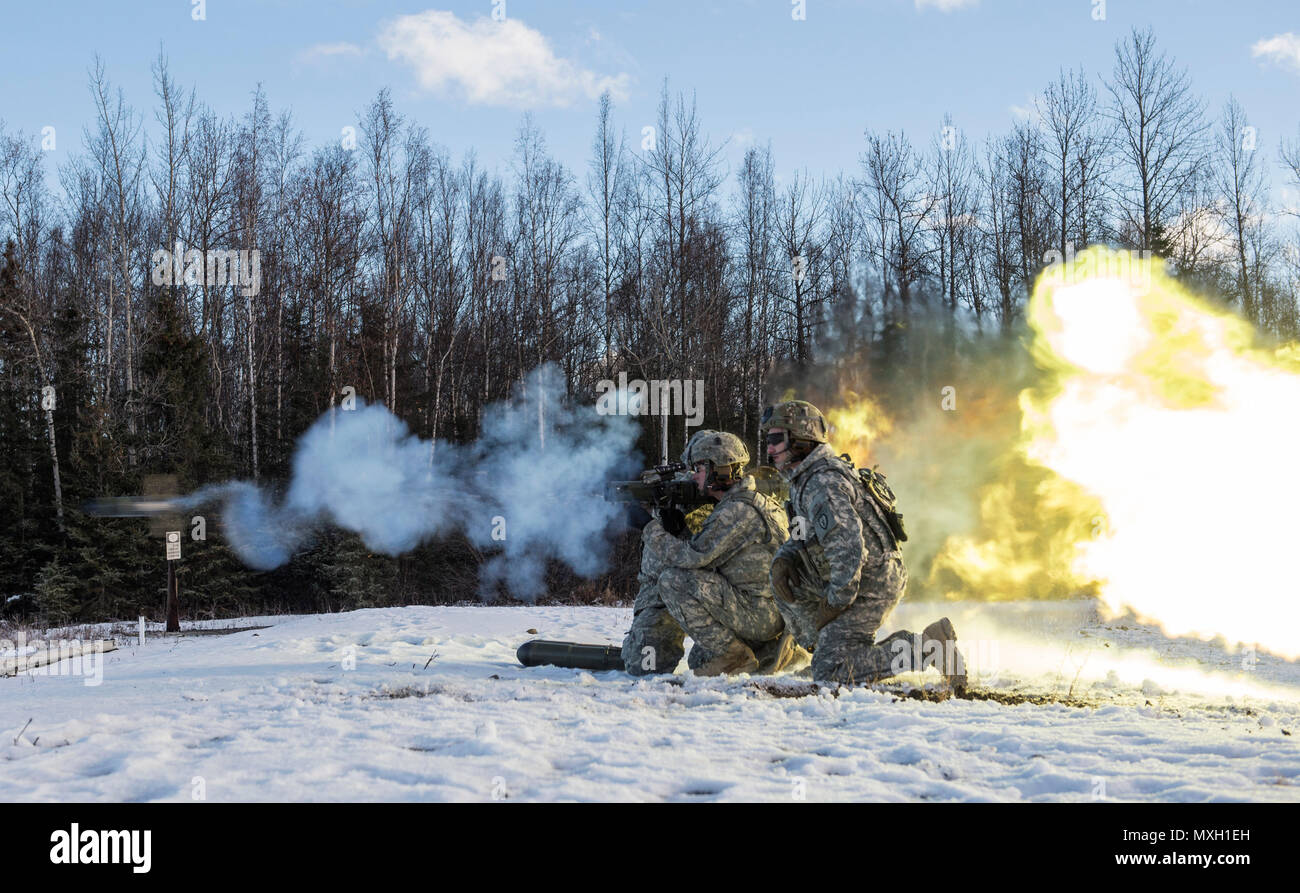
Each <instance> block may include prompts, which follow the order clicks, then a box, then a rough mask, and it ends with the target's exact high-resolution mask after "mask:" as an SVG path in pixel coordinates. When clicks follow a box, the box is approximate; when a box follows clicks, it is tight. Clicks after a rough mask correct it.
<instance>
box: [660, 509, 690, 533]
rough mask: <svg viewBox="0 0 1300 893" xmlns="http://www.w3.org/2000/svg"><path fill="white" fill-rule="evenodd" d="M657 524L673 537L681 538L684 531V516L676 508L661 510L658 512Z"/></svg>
mask: <svg viewBox="0 0 1300 893" xmlns="http://www.w3.org/2000/svg"><path fill="white" fill-rule="evenodd" d="M659 523H660V524H662V525H663V526H664V530H666V531H668V532H669V533H671V534H672V535H673V536H681V534H682V531H684V530H685V529H686V514H685V513H684V512H683V511H682V510H681V509H679V508H677V507H676V506H672V507H670V508H666V509H662V510H660V512H659Z"/></svg>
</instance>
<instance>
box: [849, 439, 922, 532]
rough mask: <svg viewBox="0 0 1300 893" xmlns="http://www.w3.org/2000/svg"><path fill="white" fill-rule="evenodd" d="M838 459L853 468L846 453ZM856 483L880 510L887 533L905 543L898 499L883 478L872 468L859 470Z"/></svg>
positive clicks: (904, 530) (851, 460)
mask: <svg viewBox="0 0 1300 893" xmlns="http://www.w3.org/2000/svg"><path fill="white" fill-rule="evenodd" d="M840 459H842V460H843V461H844V463H845V464H846V465H848V466H849V468H853V459H852V457H851V456H849V454H848V453H843V454H842V455H841V456H840ZM857 472H858V483H859V484H861V485H862V489H863V491H864V492H865V493H866V494H867V496H869V497H870V498H871V500H872V501H873V502H875V504H876V508H878V509H879V510H880V515H881V517H883V518H884V519H885V523H886V524H888V525H889V532H890V533H892V534H893V535H894V539H895V540H896V541H897V542H900V543H905V542H907V529H906V528H905V527H904V526H903V513H902V512H900V511H899V510H898V497H897V496H895V495H894V491H893V490H891V489H890V488H889V484H888V482H886V481H885V476H884V475H883V474H881V473H880V472H878V471H876V470H875V469H874V468H859V469H857Z"/></svg>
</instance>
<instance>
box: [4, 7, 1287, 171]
mask: <svg viewBox="0 0 1300 893" xmlns="http://www.w3.org/2000/svg"><path fill="white" fill-rule="evenodd" d="M196 2H198V0H130V2H126V0H119V2H99V0H96V2H91V0H75V2H46V3H23V4H11V5H10V6H9V8H8V9H6V10H5V12H4V13H3V18H2V20H3V21H4V23H5V27H4V31H5V32H6V40H5V41H4V43H5V53H4V54H3V56H0V83H2V84H3V85H4V90H3V99H2V100H0V118H2V119H4V121H5V123H6V125H7V127H8V129H9V130H10V131H11V132H12V131H15V130H18V129H22V130H25V131H26V132H27V133H29V134H34V133H39V132H40V130H41V128H42V127H44V126H47V125H53V126H55V127H56V128H57V148H56V150H55V151H53V152H50V153H48V159H49V161H50V162H51V163H52V164H57V163H58V162H59V161H61V160H63V159H65V158H66V157H67V155H68V153H69V152H70V151H76V150H77V149H78V148H79V146H80V143H81V130H82V127H83V126H84V125H87V124H89V123H91V122H92V115H93V106H92V104H91V101H90V96H89V93H88V91H87V87H86V80H87V69H88V68H89V67H90V65H91V63H92V58H93V55H94V54H95V53H96V52H98V53H99V54H100V55H101V56H102V57H103V58H104V61H105V64H106V66H107V71H108V74H109V76H110V78H111V79H112V81H113V83H114V84H115V85H117V86H120V87H122V88H123V89H124V90H125V92H126V95H127V98H128V100H129V101H130V102H131V103H132V104H133V105H135V106H136V107H137V109H139V110H141V111H143V112H145V113H146V125H147V126H150V127H152V126H153V120H152V111H151V108H152V102H153V93H152V86H151V82H150V73H149V66H150V62H151V61H152V59H153V58H154V56H155V55H156V54H157V51H158V47H159V44H160V43H161V44H162V46H163V48H164V49H165V51H166V53H167V54H168V56H169V57H170V61H171V66H172V71H173V74H174V75H175V76H176V78H177V79H178V80H179V81H180V82H181V83H182V84H184V85H187V86H188V85H194V86H196V87H197V88H198V94H199V97H200V99H202V100H204V101H206V102H208V103H209V104H210V105H212V106H213V107H214V108H216V109H217V110H218V111H220V112H222V113H236V112H242V111H243V110H244V109H246V108H247V106H248V105H249V101H250V93H251V91H252V90H253V88H254V86H255V85H256V84H257V83H258V82H259V81H260V82H261V83H262V84H263V85H264V87H265V89H266V91H267V93H268V95H269V98H270V100H271V104H272V107H273V109H275V110H277V111H278V110H279V109H281V108H284V107H290V108H292V110H293V112H294V116H295V119H296V122H297V124H298V126H299V127H300V128H301V129H302V130H303V132H304V135H305V136H306V138H307V141H308V144H309V145H312V146H315V145H320V144H322V143H324V142H325V141H326V140H334V139H338V138H339V135H340V130H341V128H342V127H343V126H345V125H347V124H349V123H354V122H355V119H356V115H357V113H358V112H359V111H360V110H361V109H362V108H363V107H364V106H365V104H366V103H367V102H368V101H369V100H370V99H371V98H372V97H373V96H374V94H375V92H376V91H377V90H378V89H379V88H381V87H383V86H389V87H391V88H392V92H393V96H394V99H395V101H396V104H397V108H398V110H399V111H400V112H402V113H403V114H405V115H407V116H408V117H410V118H413V119H415V120H416V121H418V122H419V123H421V124H423V125H425V126H426V127H428V128H429V130H430V132H431V135H432V136H433V138H434V139H435V140H436V141H437V142H439V143H441V144H443V145H445V146H447V147H448V148H449V149H450V150H451V152H452V154H453V157H459V156H460V155H461V153H462V152H464V151H465V150H466V149H468V148H471V147H472V148H474V149H476V150H477V152H478V154H479V157H480V159H481V160H482V161H483V162H485V163H486V164H487V165H488V166H490V167H499V168H500V169H501V170H502V171H503V172H504V170H505V165H506V164H508V161H509V157H510V153H511V149H512V145H511V143H512V139H513V137H514V135H515V132H516V130H517V128H518V126H519V121H520V117H521V115H522V113H523V111H524V110H525V109H531V110H532V111H533V113H534V116H535V119H536V120H537V122H538V124H539V125H540V126H541V127H542V128H543V130H544V132H545V134H546V137H547V140H548V144H549V146H550V148H551V151H552V152H553V153H554V154H555V155H556V156H558V157H559V158H560V159H561V160H562V161H564V162H565V163H566V164H568V165H569V166H570V167H571V168H573V169H574V170H575V171H576V172H578V173H579V174H581V173H582V172H583V171H584V170H585V165H586V162H587V159H588V155H589V146H590V142H591V137H592V131H593V127H594V112H595V105H596V100H595V96H596V95H597V94H598V92H599V89H600V88H602V87H604V86H609V87H611V89H613V90H614V91H615V93H616V95H617V97H618V99H617V103H616V122H617V123H618V124H619V125H620V126H622V127H624V128H626V130H627V134H628V138H629V141H630V142H631V141H635V142H636V143H639V141H640V129H641V127H642V126H643V125H646V124H650V123H652V122H653V121H654V112H655V104H656V101H657V98H658V92H659V87H660V83H661V81H662V79H663V78H664V77H665V76H667V77H668V78H669V79H670V87H671V88H672V89H677V88H683V89H686V90H688V91H689V90H691V89H694V90H695V91H696V92H697V94H698V102H699V110H700V114H701V118H702V121H703V124H704V127H705V130H706V132H707V133H708V134H709V135H710V137H711V138H712V139H713V141H714V142H715V143H718V142H721V141H722V140H724V139H727V138H730V141H731V142H730V148H729V151H728V152H727V155H726V157H727V159H728V160H729V161H730V162H731V164H732V166H733V168H734V165H735V162H736V161H738V160H739V158H740V156H741V154H742V153H743V150H744V148H745V146H746V145H748V144H750V143H751V142H753V141H759V142H763V141H767V140H769V139H770V140H771V142H772V146H773V149H774V152H775V157H776V163H777V169H778V172H779V173H784V174H788V173H789V172H791V171H793V170H795V169H797V168H807V169H809V170H810V171H812V172H813V173H814V174H822V173H830V174H833V173H834V172H836V171H839V170H845V171H856V168H857V158H858V154H859V152H860V150H861V147H862V143H863V137H862V134H863V130H864V128H867V127H872V128H876V129H880V130H884V129H903V130H904V131H906V132H907V133H908V135H909V136H910V137H911V139H912V141H913V142H914V143H917V144H921V143H925V142H928V140H929V138H930V137H931V136H932V135H933V133H934V132H935V131H936V130H937V128H938V127H939V124H940V121H941V118H942V116H943V114H944V113H945V112H951V113H952V115H953V117H954V119H955V123H956V124H957V126H958V127H960V128H962V129H963V130H964V131H965V132H966V133H967V134H968V135H969V136H971V137H972V138H974V139H975V140H982V138H983V137H984V135H985V134H987V133H989V132H993V131H1001V130H1005V129H1006V128H1007V127H1009V126H1010V124H1011V122H1012V121H1013V119H1014V116H1015V115H1016V114H1017V111H1016V110H1017V109H1018V108H1019V109H1023V108H1026V107H1028V106H1029V105H1030V104H1031V98H1032V96H1033V95H1034V94H1035V93H1036V92H1037V91H1039V90H1041V89H1042V88H1043V87H1044V86H1045V85H1046V84H1047V82H1048V81H1049V80H1050V79H1052V78H1053V77H1054V76H1055V74H1056V73H1057V70H1058V69H1059V68H1061V67H1067V68H1069V67H1075V66H1079V65H1082V66H1083V67H1084V68H1085V69H1086V70H1087V71H1088V72H1089V73H1090V74H1092V75H1094V76H1095V75H1096V74H1098V73H1101V72H1108V71H1109V70H1110V68H1111V65H1112V60H1113V46H1114V43H1115V41H1116V39H1118V38H1120V37H1122V36H1123V35H1125V34H1126V33H1127V32H1128V30H1129V28H1130V27H1131V26H1134V25H1136V26H1138V27H1145V26H1147V25H1152V26H1153V27H1154V28H1155V31H1156V36H1157V39H1158V41H1159V44H1160V46H1161V47H1162V48H1163V49H1165V50H1166V51H1168V52H1170V53H1171V54H1172V55H1174V56H1175V57H1176V58H1177V59H1178V61H1179V62H1180V63H1182V64H1185V65H1187V66H1188V67H1189V69H1190V73H1191V76H1192V80H1193V84H1194V86H1195V87H1196V89H1197V91H1198V92H1199V93H1200V94H1201V95H1202V96H1203V97H1204V98H1205V99H1206V100H1207V101H1208V102H1209V105H1210V108H1211V110H1213V111H1216V112H1217V110H1218V108H1219V106H1221V104H1222V103H1223V101H1224V100H1225V99H1226V98H1227V96H1228V94H1229V92H1232V93H1235V95H1236V96H1237V98H1238V100H1240V101H1241V102H1242V103H1243V104H1244V106H1245V108H1246V110H1247V113H1248V114H1249V116H1250V118H1251V122H1252V124H1254V125H1255V126H1256V127H1257V128H1258V130H1259V139H1260V144H1261V146H1262V148H1263V149H1264V150H1265V151H1266V152H1267V153H1268V157H1269V159H1270V167H1271V166H1272V165H1271V160H1272V159H1273V158H1275V157H1276V146H1277V140H1278V138H1279V137H1286V138H1292V139H1293V138H1295V137H1296V136H1297V133H1298V132H1300V131H1298V130H1297V125H1300V102H1298V101H1297V98H1298V97H1300V36H1297V35H1300V6H1297V5H1296V4H1295V3H1294V2H1284V0H1242V2H1231V3H1229V2H1223V0H1181V2H1174V0H1149V2H1138V0H1108V2H1106V3H1105V18H1104V20H1097V19H1096V18H1095V17H1094V16H1095V15H1096V13H1097V11H1098V3H1099V0H1039V2H1030V0H974V2H971V0H806V4H805V7H804V9H805V12H806V17H805V18H804V19H803V20H796V19H795V18H794V17H793V16H792V12H793V11H794V6H793V4H792V2H791V0H761V2H760V0H734V2H688V0H661V2H655V3H615V2H611V0H599V2H590V0H589V2H566V0H505V3H504V6H505V10H504V11H505V21H504V22H496V21H494V20H493V19H492V14H493V11H494V7H496V6H498V5H499V4H495V3H494V2H493V0H474V2H457V3H448V2H441V3H437V2H436V0H425V2H414V3H393V2H382V0H381V2H363V0H339V2H326V0H262V2H253V0H206V4H205V9H204V13H205V16H206V18H205V19H204V20H202V21H195V20H194V19H193V18H192V12H193V8H194V3H196ZM1273 178H1274V180H1275V182H1280V179H1281V178H1280V176H1278V175H1276V174H1274V177H1273Z"/></svg>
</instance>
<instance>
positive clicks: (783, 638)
mask: <svg viewBox="0 0 1300 893" xmlns="http://www.w3.org/2000/svg"><path fill="white" fill-rule="evenodd" d="M799 650H800V649H799V646H798V645H796V644H795V643H794V636H792V635H790V633H789V632H788V631H787V632H782V633H781V635H779V636H777V637H776V638H775V639H773V640H772V641H770V642H764V643H763V644H762V645H760V646H758V647H757V648H755V649H754V657H755V658H756V659H757V660H758V670H757V672H759V673H763V674H770V673H779V672H781V671H782V670H784V669H785V668H786V667H788V666H789V665H790V664H791V663H792V662H793V661H794V659H795V656H796V655H797V654H798V653H799Z"/></svg>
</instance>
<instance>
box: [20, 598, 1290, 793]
mask: <svg viewBox="0 0 1300 893" xmlns="http://www.w3.org/2000/svg"><path fill="white" fill-rule="evenodd" d="M943 610H944V611H946V612H947V613H948V614H949V616H950V617H952V619H953V621H954V623H955V625H956V627H957V630H958V633H959V634H960V636H961V639H962V644H963V647H964V648H965V650H966V651H967V653H968V656H969V657H970V660H971V663H972V668H973V670H974V671H975V679H974V682H973V685H972V688H973V690H974V693H975V695H976V696H977V697H976V698H960V699H959V698H948V699H946V700H939V701H934V702H932V701H928V700H916V699H911V698H907V697H900V693H905V692H906V690H907V689H908V688H909V687H911V686H921V687H923V690H926V691H928V692H929V694H930V695H931V696H935V695H938V694H940V693H942V692H943V691H944V690H945V689H944V686H943V684H942V683H940V682H938V681H937V679H938V677H937V676H935V675H934V674H933V672H931V674H929V675H927V676H916V677H912V678H911V679H905V680H902V681H901V682H900V681H894V682H891V683H890V684H888V685H886V686H882V687H878V688H877V689H876V690H871V689H853V690H847V689H844V690H841V691H839V692H830V691H826V690H822V691H818V692H815V693H812V694H810V695H808V696H804V697H774V696H773V695H772V694H771V693H769V692H767V691H763V690H760V689H758V688H756V687H755V686H753V685H751V684H749V683H748V682H747V681H746V680H745V679H743V678H739V679H736V678H733V679H697V678H695V677H693V676H692V675H691V674H689V672H688V671H686V669H685V666H684V664H683V666H682V668H680V674H679V675H678V676H677V677H675V679H674V680H673V682H674V683H676V684H673V683H670V682H667V681H664V680H662V679H639V680H638V679H633V678H631V677H629V676H626V675H624V674H621V673H595V674H593V673H590V672H586V671H581V670H569V669H560V668H556V667H541V668H532V669H526V668H524V667H521V666H519V664H518V663H517V662H516V661H515V649H516V648H517V647H518V645H519V644H521V643H522V642H524V641H526V640H528V639H530V638H550V639H565V640H569V641H582V642H593V643H617V642H619V641H620V640H621V638H622V633H623V630H624V629H625V628H626V626H627V624H628V622H629V620H630V616H631V612H630V610H627V609H618V608H586V607H583V608H569V607H544V608H505V607H480V606H465V607H408V608H392V609H381V610H367V611H356V612H352V613H348V614H328V615H314V616H296V617H286V616H278V617H264V618H248V619H245V620H241V621H237V622H230V621H223V622H220V623H215V624H199V626H208V627H223V626H231V625H234V626H253V625H262V624H267V625H269V626H268V628H266V629H259V630H255V631H247V632H237V633H233V634H229V635H204V636H199V635H186V636H180V637H175V636H155V637H148V638H146V639H145V642H144V644H143V645H140V644H138V642H137V641H136V640H135V639H134V638H133V637H132V636H131V635H130V634H128V632H127V628H125V627H116V628H115V636H116V641H117V643H118V645H119V648H118V650H117V651H114V652H111V653H108V654H105V655H104V656H103V661H104V663H103V667H102V671H103V672H102V679H101V680H100V684H97V685H96V684H90V685H88V684H86V683H87V682H91V683H94V682H95V681H96V680H95V679H94V678H93V677H83V676H77V675H48V668H38V669H37V670H35V671H30V672H20V673H19V674H18V675H16V676H10V677H8V678H0V731H3V738H0V753H2V754H3V759H0V800H3V801H15V800H23V801H34V800H38V801H67V800H73V801H82V800H109V801H123V800H125V801H135V800H190V799H194V798H199V797H200V796H201V797H202V798H205V799H207V800H209V801H232V800H233V801H250V800H276V801H281V800H287V801H299V800H430V801H436V800H457V801H474V800H492V799H509V800H647V801H661V800H669V801H703V800H785V801H789V800H792V799H794V800H798V799H806V800H809V801H819V800H884V801H901V800H1093V799H1095V798H1098V797H1105V798H1106V799H1111V800H1164V801H1169V800H1177V801H1199V800H1286V801H1300V749H1298V748H1300V665H1298V664H1297V663H1295V662H1287V661H1282V660H1280V659H1277V658H1275V657H1272V656H1269V655H1265V654H1258V655H1257V654H1254V653H1253V652H1250V651H1249V650H1238V649H1230V648H1227V647H1225V646H1224V644H1223V643H1204V642H1200V641H1193V640H1185V639H1183V640H1170V639H1167V638H1166V637H1164V636H1163V635H1161V634H1160V633H1159V632H1158V631H1156V630H1153V629H1151V628H1149V627H1146V626H1142V625H1141V624H1137V623H1135V622H1133V621H1132V620H1131V619H1130V620H1128V621H1124V620H1112V621H1109V622H1103V621H1101V620H1100V619H1099V618H1098V617H1097V616H1096V615H1095V613H1094V612H1093V608H1092V606H1091V604H1090V603H1088V602H1069V603H1055V604H1040V603H1033V604H1031V603H1012V604H996V605H974V604H966V605H948V606H945V607H944V608H943ZM936 616H938V613H937V610H936V608H935V607H934V606H929V605H923V604H922V605H907V604H904V605H903V606H901V607H900V608H899V610H898V611H897V612H896V613H895V615H894V617H893V619H892V620H891V622H890V623H889V624H887V628H886V629H885V630H883V631H882V632H886V633H887V632H888V631H889V629H892V628H897V627H899V626H904V627H907V628H910V629H919V628H920V627H921V626H923V625H924V624H925V623H926V622H928V621H929V620H931V619H934V617H936ZM101 629H107V628H101ZM531 630H536V633H535V634H534V633H532V632H531ZM56 635H57V633H56ZM0 657H4V655H0ZM8 657H9V658H11V659H12V658H13V657H15V655H14V654H13V652H12V651H11V652H10V653H9V655H8ZM431 658H432V659H431ZM77 663H78V662H77V661H75V660H74V661H68V662H64V664H63V665H62V666H63V667H64V668H65V669H67V668H69V667H71V668H73V669H76V668H77V667H76V664H77ZM798 679H799V676H798V674H797V673H796V674H794V678H793V680H792V682H797V680H798ZM791 687H792V688H795V687H797V685H795V684H792V686H791ZM983 691H996V692H999V693H1001V694H1002V695H1009V696H1010V697H1004V698H1003V700H1004V701H1016V700H1021V698H1020V696H1022V695H1023V696H1027V697H1029V698H1030V700H1029V701H1028V702H1025V703H1014V704H1012V703H1003V702H999V701H997V700H981V699H978V695H979V694H980V692H983Z"/></svg>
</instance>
